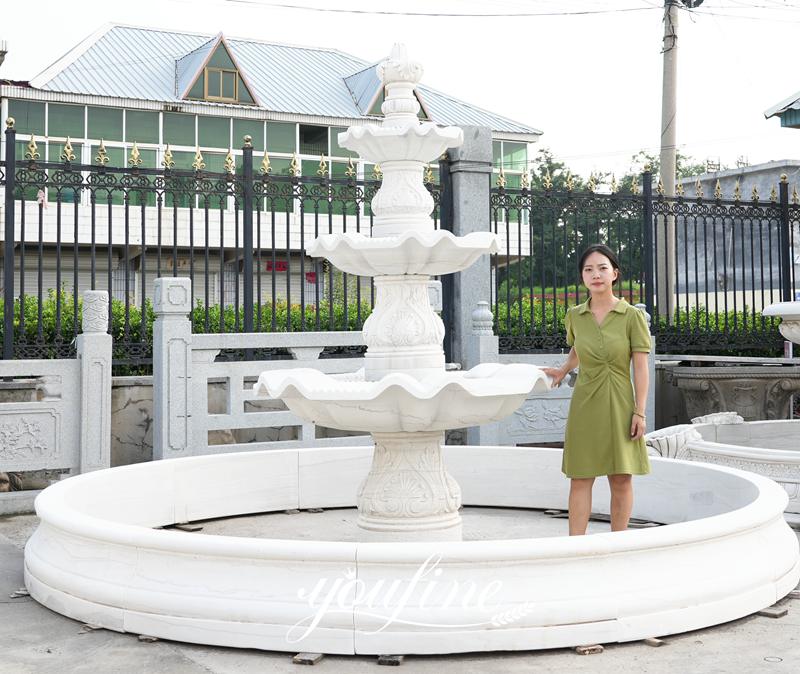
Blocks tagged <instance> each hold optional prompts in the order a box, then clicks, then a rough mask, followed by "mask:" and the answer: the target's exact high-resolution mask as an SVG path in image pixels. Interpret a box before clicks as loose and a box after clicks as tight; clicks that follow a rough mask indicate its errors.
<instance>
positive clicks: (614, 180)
mask: <svg viewBox="0 0 800 674" xmlns="http://www.w3.org/2000/svg"><path fill="white" fill-rule="evenodd" d="M618 190H619V185H617V176H615V175H614V174H613V173H612V174H611V194H616V193H617V191H618Z"/></svg>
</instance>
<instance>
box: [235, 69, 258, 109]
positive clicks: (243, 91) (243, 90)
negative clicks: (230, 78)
mask: <svg viewBox="0 0 800 674" xmlns="http://www.w3.org/2000/svg"><path fill="white" fill-rule="evenodd" d="M238 79H239V88H238V89H237V91H238V93H239V102H240V103H250V104H253V103H255V101H254V100H253V97H252V96H251V95H250V92H249V91H248V89H247V85H246V84H245V83H244V79H242V76H241V75H238Z"/></svg>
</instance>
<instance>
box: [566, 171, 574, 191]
mask: <svg viewBox="0 0 800 674" xmlns="http://www.w3.org/2000/svg"><path fill="white" fill-rule="evenodd" d="M574 189H575V178H573V177H572V174H571V173H570V172H569V171H567V192H572V190H574Z"/></svg>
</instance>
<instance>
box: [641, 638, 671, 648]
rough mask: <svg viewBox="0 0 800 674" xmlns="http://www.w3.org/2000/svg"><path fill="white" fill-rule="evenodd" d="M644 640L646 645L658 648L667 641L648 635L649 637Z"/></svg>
mask: <svg viewBox="0 0 800 674" xmlns="http://www.w3.org/2000/svg"><path fill="white" fill-rule="evenodd" d="M644 642H645V643H646V644H647V645H648V646H652V647H653V648H658V647H659V646H663V645H664V644H666V643H667V642H666V641H664V640H663V639H656V637H650V638H649V639H645V640H644Z"/></svg>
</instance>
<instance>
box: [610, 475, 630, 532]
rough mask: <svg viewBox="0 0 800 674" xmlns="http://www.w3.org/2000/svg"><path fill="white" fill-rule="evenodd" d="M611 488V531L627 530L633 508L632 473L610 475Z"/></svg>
mask: <svg viewBox="0 0 800 674" xmlns="http://www.w3.org/2000/svg"><path fill="white" fill-rule="evenodd" d="M608 486H609V487H610V488H611V531H625V529H627V528H628V520H629V519H630V518H631V510H632V509H633V481H632V479H631V476H630V475H625V474H619V475H609V476H608Z"/></svg>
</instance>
